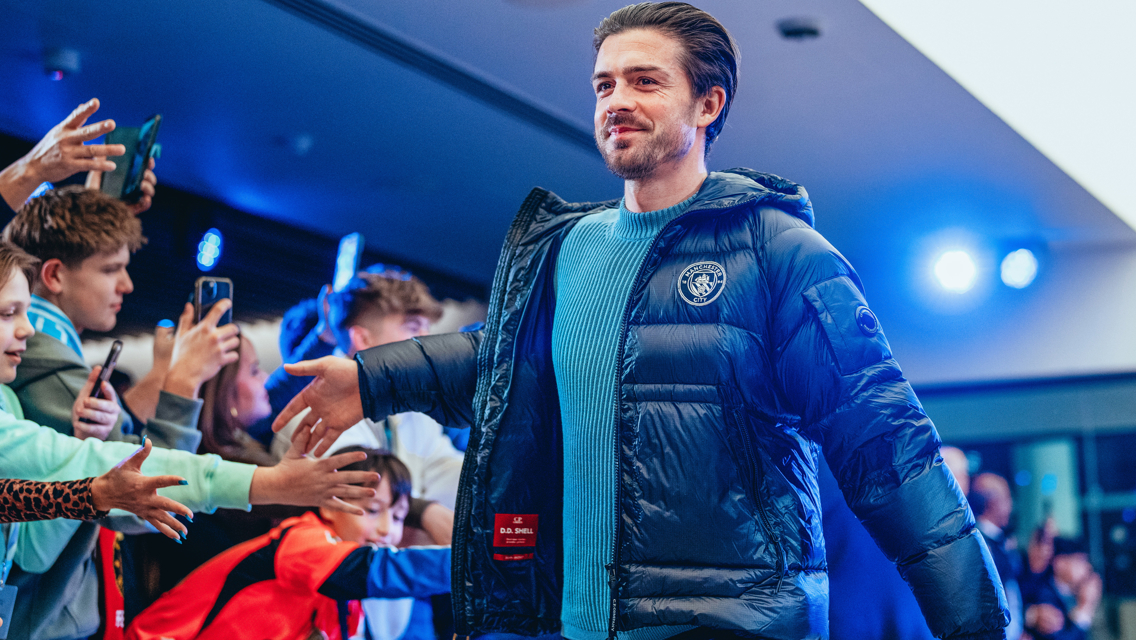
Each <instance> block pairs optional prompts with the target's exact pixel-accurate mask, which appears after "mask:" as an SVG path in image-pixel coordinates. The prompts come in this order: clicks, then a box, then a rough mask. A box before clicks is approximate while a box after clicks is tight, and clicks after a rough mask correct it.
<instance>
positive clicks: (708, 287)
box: [678, 261, 726, 307]
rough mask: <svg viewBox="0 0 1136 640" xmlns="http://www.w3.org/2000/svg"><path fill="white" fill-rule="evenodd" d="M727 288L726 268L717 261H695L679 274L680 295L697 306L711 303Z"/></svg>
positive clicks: (688, 302)
mask: <svg viewBox="0 0 1136 640" xmlns="http://www.w3.org/2000/svg"><path fill="white" fill-rule="evenodd" d="M725 288H726V270H725V269H723V268H722V265H720V264H718V263H717V262H709V261H707V262H695V263H694V264H692V265H690V266H689V267H687V268H685V269H683V270H682V273H681V274H679V276H678V295H680V296H682V299H683V300H685V301H686V302H687V304H692V305H694V306H696V307H701V306H703V305H707V304H710V303H711V302H714V300H715V299H716V298H717V297H718V296H719V295H721V293H722V289H725Z"/></svg>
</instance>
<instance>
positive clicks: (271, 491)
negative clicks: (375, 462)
mask: <svg viewBox="0 0 1136 640" xmlns="http://www.w3.org/2000/svg"><path fill="white" fill-rule="evenodd" d="M311 437H312V433H311V429H310V428H308V427H303V426H301V427H297V428H296V433H295V434H294V435H293V436H292V447H291V448H290V449H288V453H286V454H284V458H283V459H282V460H281V461H280V462H279V463H277V465H276V466H274V467H258V468H257V470H256V471H255V472H253V476H252V486H251V487H250V488H249V502H250V503H252V504H290V505H295V506H298V507H325V508H327V509H333V510H335V511H344V512H346V513H353V514H355V515H360V516H361V515H363V513H364V512H363V509H361V508H359V507H357V506H355V505H352V504H348V503H346V502H344V500H352V499H355V498H371V497H374V495H375V490H374V489H370V488H367V487H361V486H357V485H362V484H378V482H379V474H377V473H375V472H373V471H336V469H339V468H340V467H343V466H346V465H349V464H351V463H352V462H359V461H361V460H366V459H367V454H365V453H363V452H362V451H354V452H351V453H341V454H338V455H334V456H331V457H329V458H327V459H324V460H319V459H316V458H314V457H310V456H307V455H304V451H305V450H306V449H307V448H308V442H309V440H310V439H311Z"/></svg>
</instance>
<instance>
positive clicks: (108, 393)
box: [94, 380, 118, 413]
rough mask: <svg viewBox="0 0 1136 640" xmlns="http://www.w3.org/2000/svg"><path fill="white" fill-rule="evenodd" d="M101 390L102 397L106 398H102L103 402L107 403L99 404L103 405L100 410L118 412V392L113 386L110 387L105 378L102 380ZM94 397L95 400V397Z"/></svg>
mask: <svg viewBox="0 0 1136 640" xmlns="http://www.w3.org/2000/svg"><path fill="white" fill-rule="evenodd" d="M102 390H103V397H104V398H106V400H104V401H103V402H106V403H107V404H106V405H100V406H102V407H103V409H102V410H103V411H114V412H115V413H118V392H117V391H115V390H114V387H112V386H111V384H110V383H109V382H107V381H106V380H103V386H102ZM94 399H96V400H97V398H94Z"/></svg>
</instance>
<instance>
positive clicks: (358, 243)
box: [331, 233, 363, 291]
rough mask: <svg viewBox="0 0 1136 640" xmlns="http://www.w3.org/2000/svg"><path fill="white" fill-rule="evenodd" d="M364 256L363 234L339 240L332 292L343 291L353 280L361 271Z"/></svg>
mask: <svg viewBox="0 0 1136 640" xmlns="http://www.w3.org/2000/svg"><path fill="white" fill-rule="evenodd" d="M362 256H363V234H361V233H349V234H347V235H345V236H343V237H342V238H340V239H339V251H338V252H337V253H336V254H335V277H334V278H332V280H331V290H332V291H343V289H344V288H345V287H346V286H347V283H348V282H351V278H354V277H355V274H356V273H358V271H359V259H360V258H361V257H362Z"/></svg>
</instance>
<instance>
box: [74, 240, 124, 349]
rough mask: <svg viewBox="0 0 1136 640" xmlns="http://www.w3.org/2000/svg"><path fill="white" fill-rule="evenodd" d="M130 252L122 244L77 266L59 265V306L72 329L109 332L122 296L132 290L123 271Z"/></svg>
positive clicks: (112, 326) (116, 316) (115, 320)
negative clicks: (69, 320)
mask: <svg viewBox="0 0 1136 640" xmlns="http://www.w3.org/2000/svg"><path fill="white" fill-rule="evenodd" d="M128 264H130V251H128V250H127V248H126V247H125V246H123V247H122V248H121V249H119V250H118V251H115V252H105V253H96V254H95V255H93V256H91V257H89V258H87V259H86V260H83V261H82V262H80V263H79V266H77V267H74V268H72V267H68V266H67V265H61V266H60V267H59V280H60V283H61V284H62V290H61V292H60V294H59V308H60V309H62V310H63V313H66V314H67V317H68V318H70V319H71V322H72V324H74V325H75V329H76V330H78V331H80V332H82V331H83V330H84V329H92V330H94V331H110V330H111V329H113V328H114V325H115V322H117V320H118V312H119V310H120V309H122V297H123V296H124V295H126V294H128V293H130V292H131V291H134V283H133V282H131V281H130V276H129V275H128V274H127V273H126V265H128Z"/></svg>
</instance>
